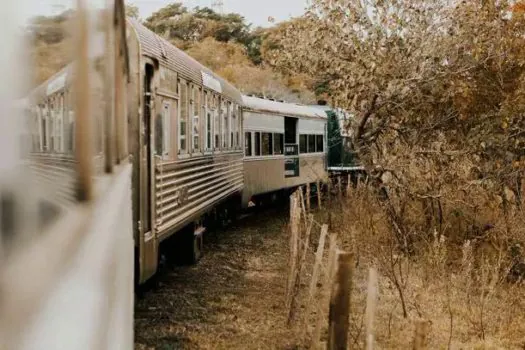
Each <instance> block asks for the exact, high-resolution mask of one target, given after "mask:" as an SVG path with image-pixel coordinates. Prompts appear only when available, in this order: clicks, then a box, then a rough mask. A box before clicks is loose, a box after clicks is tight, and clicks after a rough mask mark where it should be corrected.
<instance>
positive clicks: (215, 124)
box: [213, 95, 221, 149]
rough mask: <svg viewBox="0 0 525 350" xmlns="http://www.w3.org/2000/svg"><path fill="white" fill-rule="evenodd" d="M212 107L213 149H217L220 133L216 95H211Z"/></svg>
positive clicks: (219, 144) (219, 143) (219, 142)
mask: <svg viewBox="0 0 525 350" xmlns="http://www.w3.org/2000/svg"><path fill="white" fill-rule="evenodd" d="M213 108H214V111H213V113H214V114H213V115H214V117H213V119H214V120H215V122H214V124H213V129H214V130H213V131H214V134H215V149H219V148H220V147H221V139H220V138H221V137H220V136H221V133H220V124H221V119H220V118H221V116H220V113H219V106H218V98H217V96H215V95H213Z"/></svg>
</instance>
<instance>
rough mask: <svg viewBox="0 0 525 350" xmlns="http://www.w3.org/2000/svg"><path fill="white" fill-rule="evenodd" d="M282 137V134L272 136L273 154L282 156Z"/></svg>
mask: <svg viewBox="0 0 525 350" xmlns="http://www.w3.org/2000/svg"><path fill="white" fill-rule="evenodd" d="M283 149H284V136H283V134H273V154H276V155H277V154H283Z"/></svg>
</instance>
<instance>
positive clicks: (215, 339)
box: [135, 208, 295, 349]
mask: <svg viewBox="0 0 525 350" xmlns="http://www.w3.org/2000/svg"><path fill="white" fill-rule="evenodd" d="M286 215H287V211H286V209H285V208H281V209H275V210H272V211H270V212H266V213H262V214H255V215H254V216H252V217H249V218H247V219H244V220H242V221H240V222H237V223H235V225H234V226H233V227H230V228H228V229H227V230H226V231H222V232H216V233H212V234H210V235H209V236H207V237H206V238H205V240H206V243H205V246H206V255H205V256H204V258H203V259H202V260H201V261H200V262H199V264H198V265H196V266H192V267H174V268H167V269H166V271H164V272H162V273H161V276H159V278H158V287H157V288H154V289H153V290H151V291H149V292H147V293H146V295H145V298H144V299H143V300H140V301H139V302H138V303H137V305H136V308H135V339H136V343H135V344H136V346H135V348H136V349H291V348H294V342H295V341H294V340H293V334H292V333H291V332H290V331H289V330H288V329H287V327H286V326H285V322H286V312H285V311H284V308H283V305H284V296H285V285H286V264H287V261H288V260H287V259H288V256H287V252H288V247H287V241H288V238H287V236H286V233H285V231H284V230H283V227H284V226H285V225H286V223H287V219H288V218H287V216H286Z"/></svg>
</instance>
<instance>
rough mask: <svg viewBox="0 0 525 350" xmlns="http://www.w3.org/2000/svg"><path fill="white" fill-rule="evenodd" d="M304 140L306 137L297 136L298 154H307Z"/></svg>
mask: <svg viewBox="0 0 525 350" xmlns="http://www.w3.org/2000/svg"><path fill="white" fill-rule="evenodd" d="M306 139H307V137H306V135H299V152H301V153H308V149H307V146H306Z"/></svg>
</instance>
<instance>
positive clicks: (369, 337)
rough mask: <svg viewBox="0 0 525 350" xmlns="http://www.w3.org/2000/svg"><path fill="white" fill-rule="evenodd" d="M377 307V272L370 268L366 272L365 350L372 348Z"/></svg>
mask: <svg viewBox="0 0 525 350" xmlns="http://www.w3.org/2000/svg"><path fill="white" fill-rule="evenodd" d="M376 307H377V271H376V269H375V268H370V270H369V272H368V290H367V297H366V313H365V327H366V331H365V336H366V350H372V349H373V348H374V319H375V312H376Z"/></svg>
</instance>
